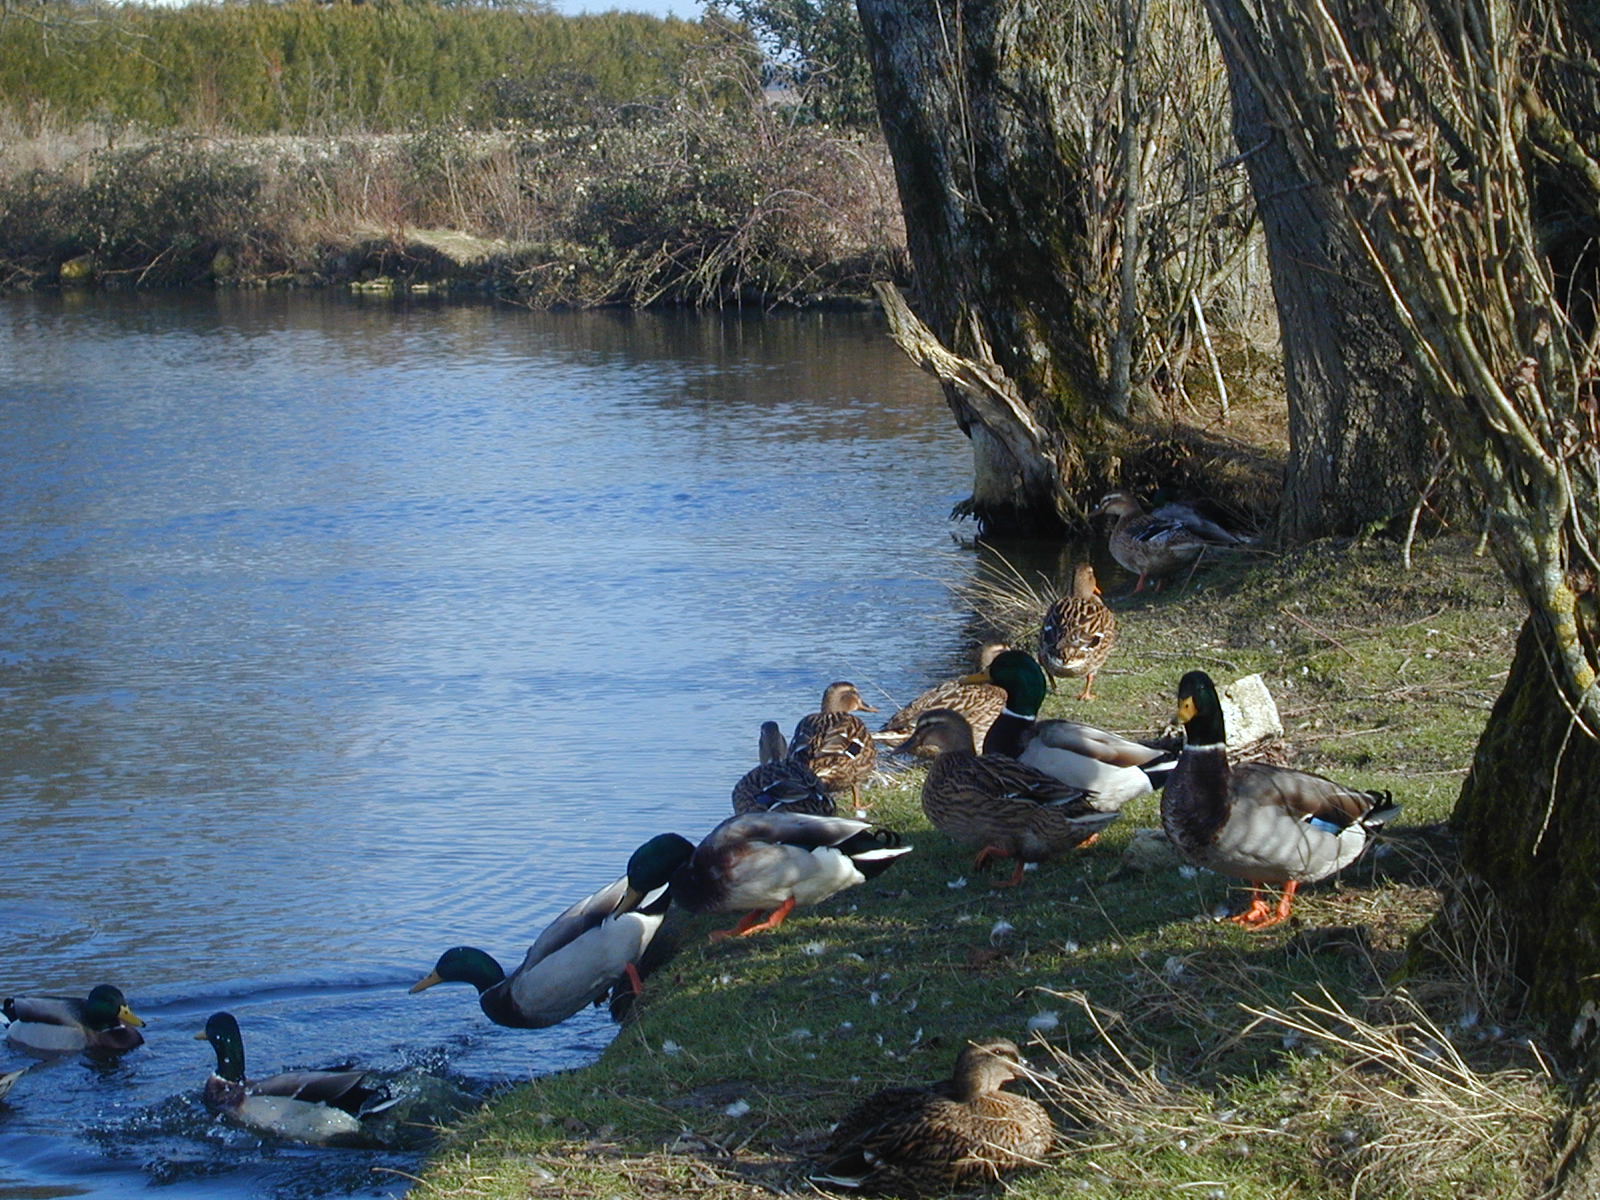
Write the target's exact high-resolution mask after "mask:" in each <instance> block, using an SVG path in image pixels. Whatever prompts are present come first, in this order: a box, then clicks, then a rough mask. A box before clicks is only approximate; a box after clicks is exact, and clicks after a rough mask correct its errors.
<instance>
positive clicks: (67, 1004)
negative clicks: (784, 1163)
mask: <svg viewBox="0 0 1600 1200" xmlns="http://www.w3.org/2000/svg"><path fill="white" fill-rule="evenodd" d="M0 1012H4V1013H5V1018H6V1020H7V1021H9V1022H11V1024H10V1025H8V1026H7V1027H6V1041H8V1042H10V1043H11V1044H12V1045H14V1046H18V1047H21V1048H22V1049H24V1050H32V1051H33V1052H35V1053H37V1054H73V1053H76V1052H77V1051H79V1050H93V1051H99V1052H102V1053H107V1054H123V1053H125V1052H127V1051H129V1050H132V1049H134V1048H135V1047H137V1046H142V1045H144V1035H143V1034H142V1033H140V1032H139V1030H138V1029H136V1028H134V1027H135V1026H142V1025H143V1024H144V1020H143V1019H142V1018H141V1017H140V1016H139V1015H138V1014H137V1013H135V1012H134V1011H133V1009H131V1008H129V1007H128V1001H127V998H126V997H124V996H123V994H122V992H121V991H120V990H119V989H118V988H114V987H112V986H111V985H110V984H109V983H102V984H100V985H99V986H98V987H96V988H95V989H94V990H93V991H91V992H90V993H89V994H88V996H86V997H85V998H83V999H81V1000H80V999H78V998H77V997H74V996H11V997H9V998H7V999H6V1000H5V1001H4V1002H3V1003H0Z"/></svg>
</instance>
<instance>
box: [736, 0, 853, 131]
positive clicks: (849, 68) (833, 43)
mask: <svg viewBox="0 0 1600 1200" xmlns="http://www.w3.org/2000/svg"><path fill="white" fill-rule="evenodd" d="M712 3H713V11H722V12H725V13H727V14H729V15H731V16H733V17H734V18H735V19H736V20H738V21H740V22H742V23H743V24H745V25H747V26H749V27H750V28H751V29H752V30H754V31H755V34H756V37H757V40H758V41H759V42H760V43H761V45H762V47H763V49H765V50H766V52H767V55H768V61H767V76H768V82H769V83H770V84H772V85H773V86H776V87H793V88H794V89H796V91H797V92H798V93H799V101H800V107H801V110H802V112H804V113H806V114H807V115H809V116H810V117H812V118H814V119H816V120H819V121H828V122H831V123H834V124H838V125H845V126H849V127H851V128H858V129H859V128H869V127H872V126H874V125H876V124H877V120H878V108H877V101H876V100H875V99H874V96H873V91H872V68H871V65H870V64H869V63H868V61H867V46H866V39H865V38H864V37H863V35H862V32H861V18H860V17H859V16H858V15H857V13H856V6H855V0H712Z"/></svg>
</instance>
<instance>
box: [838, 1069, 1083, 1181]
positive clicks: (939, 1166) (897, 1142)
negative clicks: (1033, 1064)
mask: <svg viewBox="0 0 1600 1200" xmlns="http://www.w3.org/2000/svg"><path fill="white" fill-rule="evenodd" d="M1021 1064H1022V1055H1021V1053H1019V1052H1018V1050H1017V1047H1016V1045H1015V1044H1014V1043H1012V1042H1008V1041H1006V1040H1005V1039H1003V1038H996V1039H995V1040H993V1041H987V1042H973V1043H970V1044H969V1045H967V1046H966V1047H964V1048H963V1049H962V1051H961V1053H960V1055H959V1056H958V1057H957V1058H956V1065H955V1070H954V1071H953V1072H952V1073H951V1076H950V1078H949V1079H945V1080H941V1081H940V1082H938V1083H935V1084H931V1085H928V1086H924V1087H893V1088H885V1089H884V1090H883V1091H881V1092H877V1093H875V1094H873V1095H871V1096H868V1097H867V1098H866V1099H865V1100H863V1101H861V1102H860V1103H859V1104H857V1105H856V1106H855V1107H854V1108H852V1109H851V1110H850V1111H849V1112H847V1113H846V1114H845V1115H844V1116H843V1117H842V1118H841V1119H840V1121H839V1123H838V1124H837V1125H835V1126H834V1128H833V1135H832V1138H831V1140H830V1141H829V1144H828V1151H827V1154H828V1157H827V1159H826V1160H825V1161H824V1162H823V1163H822V1164H821V1165H820V1166H819V1167H818V1169H817V1170H816V1171H815V1172H813V1174H812V1176H811V1178H812V1180H813V1181H814V1182H816V1183H820V1184H830V1183H831V1184H834V1185H836V1186H838V1187H847V1188H852V1189H860V1190H872V1191H896V1192H916V1193H921V1192H943V1191H949V1190H950V1189H952V1188H960V1187H966V1186H968V1185H971V1184H975V1183H980V1182H989V1181H993V1180H995V1179H997V1178H999V1176H1000V1174H1001V1173H1002V1172H1004V1171H1009V1170H1012V1169H1013V1168H1016V1167H1022V1166H1029V1165H1034V1164H1037V1163H1039V1161H1040V1160H1041V1159H1043V1158H1044V1157H1045V1155H1047V1154H1048V1153H1049V1152H1050V1148H1051V1144H1052V1142H1053V1141H1054V1138H1055V1128H1054V1126H1053V1125H1052V1124H1051V1122H1050V1115H1049V1113H1047V1112H1046V1111H1045V1109H1044V1106H1043V1105H1041V1104H1040V1103H1039V1102H1038V1101H1036V1100H1033V1099H1030V1098H1029V1097H1027V1096H1019V1095H1016V1094H1015V1093H1012V1092H1006V1091H1002V1090H1001V1089H1002V1088H1003V1087H1004V1086H1005V1085H1006V1084H1007V1083H1009V1082H1011V1081H1012V1080H1013V1079H1022V1078H1025V1077H1026V1071H1025V1070H1024V1069H1023V1067H1022V1065H1021Z"/></svg>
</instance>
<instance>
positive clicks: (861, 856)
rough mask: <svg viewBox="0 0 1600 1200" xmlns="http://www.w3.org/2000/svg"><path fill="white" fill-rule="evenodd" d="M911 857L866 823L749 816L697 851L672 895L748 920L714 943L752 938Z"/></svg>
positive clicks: (718, 831) (896, 840) (894, 837)
mask: <svg viewBox="0 0 1600 1200" xmlns="http://www.w3.org/2000/svg"><path fill="white" fill-rule="evenodd" d="M910 853H911V847H910V846H902V845H901V844H900V835H899V834H897V833H895V832H893V831H892V830H888V829H877V828H874V827H873V826H872V825H869V824H868V823H867V822H865V821H854V820H851V819H850V818H848V817H813V816H807V815H805V814H803V813H784V812H752V813H741V814H739V815H737V816H732V817H729V818H728V819H727V820H726V821H724V822H722V824H720V825H718V826H717V827H716V828H715V829H713V830H712V831H711V832H710V833H708V834H707V835H706V836H705V838H704V839H703V840H702V841H701V842H700V844H699V845H698V846H696V847H694V853H693V856H692V857H691V858H690V859H689V861H688V862H687V863H685V864H684V865H683V866H682V867H681V868H680V869H679V871H678V873H677V874H676V875H675V876H674V877H673V880H672V896H673V899H674V900H676V901H677V902H678V903H680V904H682V905H683V906H684V907H685V908H687V909H689V910H690V911H692V912H742V913H744V914H745V915H744V917H743V918H742V919H741V920H740V921H739V923H738V924H737V925H735V926H734V927H733V928H732V929H727V930H718V931H717V932H715V933H713V934H712V935H711V936H712V938H713V939H716V940H720V939H722V938H725V937H747V936H749V935H750V934H752V933H759V932H760V931H762V930H764V929H776V928H777V927H778V926H779V925H782V924H783V923H784V921H785V920H787V919H788V916H789V914H790V913H792V912H793V911H794V910H795V908H796V906H797V905H801V904H820V903H821V902H822V901H824V900H826V899H827V898H828V897H829V896H831V895H833V894H834V893H835V892H840V891H843V890H844V889H845V888H848V887H854V886H855V885H856V884H858V883H865V882H866V881H867V880H869V879H872V878H875V877H876V876H878V875H880V874H882V873H883V872H884V871H886V870H888V869H889V867H890V865H891V864H893V863H894V861H895V860H896V859H897V858H899V857H900V856H901V855H902V854H910ZM763 914H767V915H766V916H763Z"/></svg>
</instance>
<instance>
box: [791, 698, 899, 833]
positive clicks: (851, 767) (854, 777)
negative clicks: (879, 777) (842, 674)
mask: <svg viewBox="0 0 1600 1200" xmlns="http://www.w3.org/2000/svg"><path fill="white" fill-rule="evenodd" d="M877 711H878V710H877V709H875V708H873V707H872V705H870V704H868V703H867V702H866V701H865V700H863V699H862V698H861V693H860V692H859V691H857V690H856V685H855V684H853V683H847V682H845V681H843V680H840V681H839V682H837V683H830V684H829V685H828V688H827V690H826V691H825V692H823V693H822V708H821V710H820V711H819V712H814V713H811V714H809V715H807V716H804V717H801V718H800V723H799V724H797V725H796V726H795V727H794V736H793V737H791V738H790V739H789V753H790V754H791V755H792V756H793V757H795V758H797V759H799V760H800V762H801V763H802V764H803V765H805V766H807V767H809V768H810V769H811V770H812V771H814V772H815V773H816V776H817V778H818V779H820V780H822V786H823V787H825V788H827V789H828V791H830V792H842V791H844V790H845V789H846V788H849V789H850V803H851V805H852V806H856V805H859V803H860V799H861V793H860V786H861V784H862V783H864V782H865V781H866V780H867V778H868V777H869V776H870V775H871V774H872V770H873V768H874V767H876V766H877V765H878V747H877V743H875V742H874V741H873V740H872V731H871V730H870V729H868V728H867V723H866V722H865V721H863V720H862V719H861V718H860V717H858V716H856V713H858V712H877Z"/></svg>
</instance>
